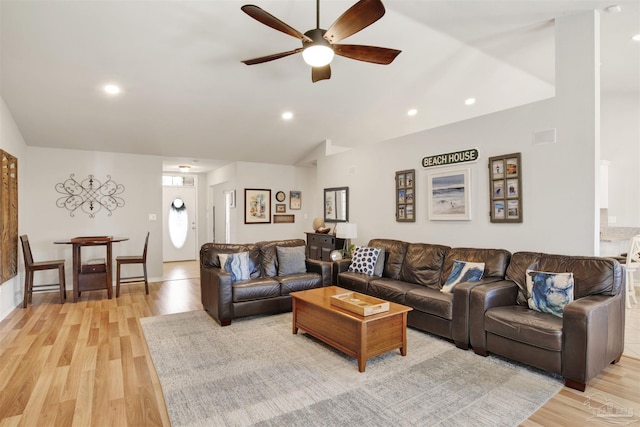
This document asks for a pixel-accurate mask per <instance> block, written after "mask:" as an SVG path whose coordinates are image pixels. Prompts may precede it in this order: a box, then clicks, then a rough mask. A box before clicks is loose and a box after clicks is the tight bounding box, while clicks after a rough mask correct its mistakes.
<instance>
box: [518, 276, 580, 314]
mask: <svg viewBox="0 0 640 427" xmlns="http://www.w3.org/2000/svg"><path fill="white" fill-rule="evenodd" d="M573 285H574V283H573V273H548V272H544V271H535V270H527V293H528V303H529V308H530V309H532V310H536V311H540V312H542V313H549V314H553V315H554V316H558V317H562V314H563V312H564V307H565V306H566V305H567V304H569V303H570V302H571V301H573Z"/></svg>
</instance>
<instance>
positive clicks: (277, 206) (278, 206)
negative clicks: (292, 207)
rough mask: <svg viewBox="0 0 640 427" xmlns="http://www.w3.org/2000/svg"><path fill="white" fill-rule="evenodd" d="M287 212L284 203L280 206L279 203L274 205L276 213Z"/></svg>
mask: <svg viewBox="0 0 640 427" xmlns="http://www.w3.org/2000/svg"><path fill="white" fill-rule="evenodd" d="M286 211H287V205H285V204H284V203H282V204H280V203H276V212H277V213H284V212H286Z"/></svg>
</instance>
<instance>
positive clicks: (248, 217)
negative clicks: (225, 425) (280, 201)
mask: <svg viewBox="0 0 640 427" xmlns="http://www.w3.org/2000/svg"><path fill="white" fill-rule="evenodd" d="M244 223H245V224H270V223H271V190H264V189H256V188H245V189H244Z"/></svg>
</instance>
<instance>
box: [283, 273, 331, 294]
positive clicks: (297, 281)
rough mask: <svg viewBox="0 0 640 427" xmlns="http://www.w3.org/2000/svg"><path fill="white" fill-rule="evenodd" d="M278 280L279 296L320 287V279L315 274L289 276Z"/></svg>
mask: <svg viewBox="0 0 640 427" xmlns="http://www.w3.org/2000/svg"><path fill="white" fill-rule="evenodd" d="M278 280H279V281H280V295H289V293H290V292H296V291H305V290H307V289H314V288H320V287H322V277H321V276H320V275H319V274H316V273H302V274H290V275H288V276H281V277H278Z"/></svg>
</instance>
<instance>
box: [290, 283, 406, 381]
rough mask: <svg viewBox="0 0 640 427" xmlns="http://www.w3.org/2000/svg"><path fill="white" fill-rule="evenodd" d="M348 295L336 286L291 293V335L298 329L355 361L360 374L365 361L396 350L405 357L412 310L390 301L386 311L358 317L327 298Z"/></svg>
mask: <svg viewBox="0 0 640 427" xmlns="http://www.w3.org/2000/svg"><path fill="white" fill-rule="evenodd" d="M345 292H350V291H349V290H348V289H343V288H339V287H337V286H328V287H326V288H316V289H310V290H307V291H299V292H292V293H291V298H292V300H293V310H292V311H293V333H294V334H297V333H298V328H300V329H302V330H303V331H305V332H306V333H308V334H309V335H312V336H314V337H316V338H318V339H319V340H321V341H323V342H325V343H327V344H329V345H330V346H332V347H333V348H336V349H338V350H340V351H342V352H343V353H346V354H348V355H349V356H351V357H355V358H356V359H357V360H358V370H359V371H360V372H364V370H365V367H366V364H367V360H368V359H370V358H372V357H375V356H378V355H381V354H384V353H387V352H389V351H392V350H395V349H397V348H399V349H400V354H402V355H403V356H406V354H407V313H408V312H409V311H411V310H412V308H411V307H406V306H404V305H401V304H396V303H393V302H390V303H389V311H387V312H384V313H379V314H373V315H370V316H360V315H358V314H356V313H352V312H351V311H348V310H344V309H342V308H339V307H335V306H333V305H331V300H330V298H331V296H332V295H336V294H340V293H345Z"/></svg>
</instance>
